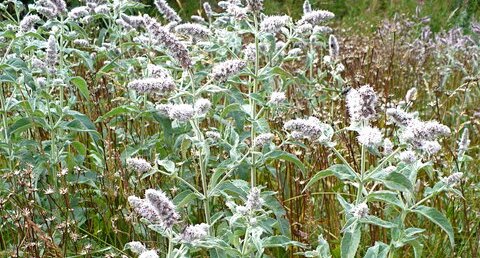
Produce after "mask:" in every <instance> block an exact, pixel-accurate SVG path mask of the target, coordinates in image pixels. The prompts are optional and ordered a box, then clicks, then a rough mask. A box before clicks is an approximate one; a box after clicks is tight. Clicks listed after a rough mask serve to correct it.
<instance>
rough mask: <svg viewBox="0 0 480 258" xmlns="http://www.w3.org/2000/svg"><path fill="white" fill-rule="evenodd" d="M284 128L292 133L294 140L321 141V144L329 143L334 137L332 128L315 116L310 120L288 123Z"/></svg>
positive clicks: (295, 120)
mask: <svg viewBox="0 0 480 258" xmlns="http://www.w3.org/2000/svg"><path fill="white" fill-rule="evenodd" d="M283 128H284V129H285V130H287V131H291V133H290V135H291V137H292V138H294V139H309V140H319V141H320V142H321V143H328V142H330V140H331V138H332V136H333V129H332V127H331V126H330V125H328V124H325V123H322V122H320V120H318V118H316V117H313V116H311V117H309V118H308V119H294V120H290V121H287V122H286V123H285V124H284V125H283Z"/></svg>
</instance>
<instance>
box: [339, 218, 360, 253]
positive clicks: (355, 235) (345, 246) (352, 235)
mask: <svg viewBox="0 0 480 258" xmlns="http://www.w3.org/2000/svg"><path fill="white" fill-rule="evenodd" d="M361 237H362V232H361V230H360V226H358V225H357V226H356V227H355V229H354V230H353V231H346V232H345V233H344V234H343V237H342V242H341V244H340V249H341V257H342V258H354V257H355V254H356V253H357V249H358V245H359V244H360V238H361Z"/></svg>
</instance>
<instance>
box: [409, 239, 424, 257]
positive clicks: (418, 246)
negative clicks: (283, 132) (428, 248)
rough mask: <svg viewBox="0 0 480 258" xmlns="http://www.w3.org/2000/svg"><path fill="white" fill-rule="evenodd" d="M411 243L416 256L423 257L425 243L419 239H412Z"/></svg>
mask: <svg viewBox="0 0 480 258" xmlns="http://www.w3.org/2000/svg"><path fill="white" fill-rule="evenodd" d="M409 244H410V245H411V246H412V247H413V253H414V255H415V258H421V257H422V254H423V244H422V243H420V241H418V240H415V241H411V242H409Z"/></svg>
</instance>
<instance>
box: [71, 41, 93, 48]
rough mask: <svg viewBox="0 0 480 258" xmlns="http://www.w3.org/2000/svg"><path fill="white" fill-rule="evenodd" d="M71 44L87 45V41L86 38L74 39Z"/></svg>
mask: <svg viewBox="0 0 480 258" xmlns="http://www.w3.org/2000/svg"><path fill="white" fill-rule="evenodd" d="M73 44H75V45H77V46H80V47H88V45H89V43H88V40H86V39H75V40H73Z"/></svg>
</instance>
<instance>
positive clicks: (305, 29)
mask: <svg viewBox="0 0 480 258" xmlns="http://www.w3.org/2000/svg"><path fill="white" fill-rule="evenodd" d="M312 31H313V26H312V24H310V23H304V24H302V25H300V26H296V27H295V32H297V33H298V34H300V35H309V34H310V33H312Z"/></svg>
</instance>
